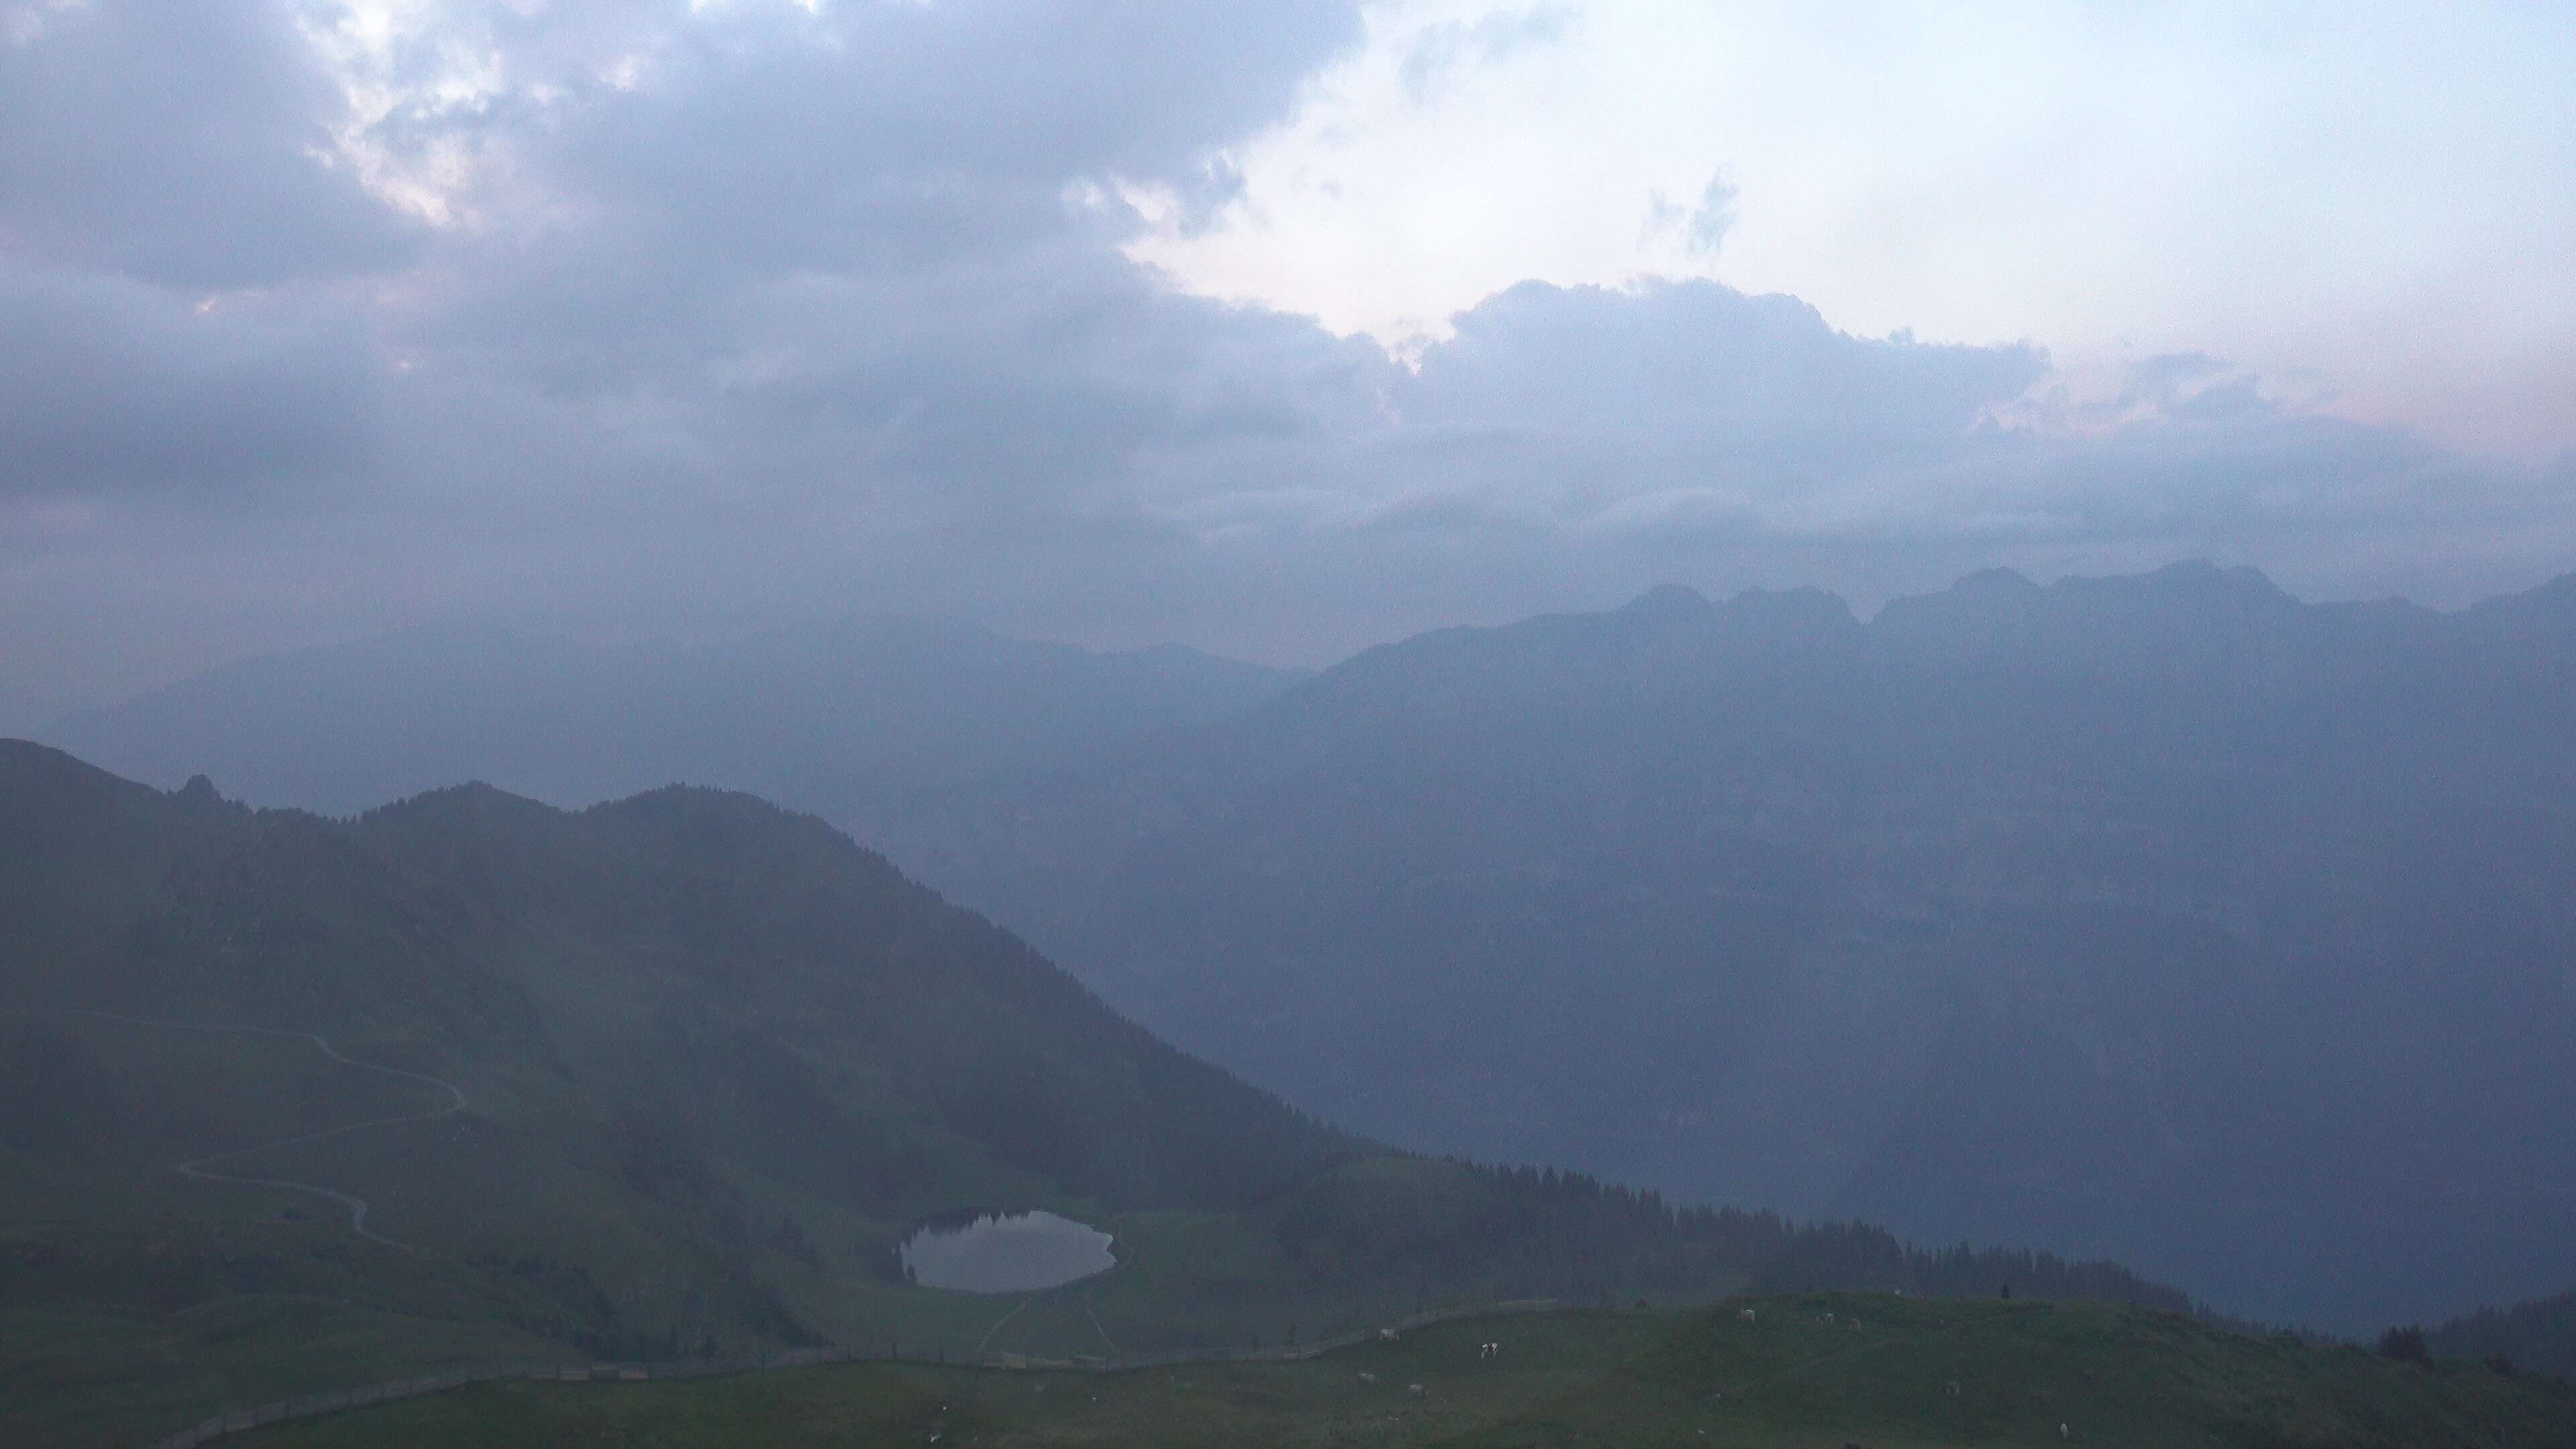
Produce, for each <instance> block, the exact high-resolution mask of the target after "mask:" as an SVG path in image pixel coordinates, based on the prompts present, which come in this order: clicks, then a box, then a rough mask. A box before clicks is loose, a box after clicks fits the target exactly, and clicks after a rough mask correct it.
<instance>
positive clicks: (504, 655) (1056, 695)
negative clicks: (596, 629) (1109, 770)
mask: <svg viewBox="0 0 2576 1449" xmlns="http://www.w3.org/2000/svg"><path fill="white" fill-rule="evenodd" d="M1304 677H1305V676H1304V675H1303V674H1302V673H1299V672H1297V671H1292V670H1280V669H1268V668H1264V667H1262V666H1260V665H1254V664H1244V663H1240V662H1237V661H1234V660H1230V659H1219V658H1215V657H1213V656H1211V655H1207V654H1201V653H1199V652H1197V651H1195V650H1191V649H1184V648H1180V647H1178V646H1176V645H1166V646H1162V647H1158V648H1152V649H1138V650H1130V651H1127V652H1124V653H1099V652H1095V651H1092V650H1087V649H1080V648H1076V647H1074V646H1072V645H1069V644H1039V643H1032V642H1030V641H1027V640H1021V639H1010V638H1004V637H1002V636H1000V635H997V634H993V633H989V632H987V631H985V630H982V629H977V628H974V627H972V626H970V625H965V624H960V623H955V622H951V621H947V620H940V619H860V620H853V621H848V622H844V623H838V624H828V625H812V626H807V627H802V628H795V629H781V630H774V631H771V632H768V633H763V634H755V635H751V636H748V637H745V638H741V639H732V640H726V641H723V642H721V643H712V644H698V645H690V646H685V647H684V646H678V645H671V646H663V647H627V648H605V647H595V646H589V645H581V644H573V643H568V642H566V641H563V640H560V639H553V638H548V637H546V636H543V635H535V634H525V633H519V632H516V631H512V630H508V629H501V628H495V627H488V626H453V627H438V628H423V629H415V630H410V631H406V632H403V633H398V634H389V635H383V636H379V637H376V638H371V639H364V640H360V641H357V642H355V643H351V644H344V645H338V646H333V647H328V648H319V649H309V650H303V651H299V652H295V653H290V654H280V655H271V656H266V657H262V658H258V659H252V660H246V661H244V662H242V663H238V664H233V665H228V666H226V667H223V668H220V669H216V670H212V671H210V672H208V673H205V674H201V675H197V676H195V677H193V678H190V679H186V680H183V681H181V682H180V683H178V684H175V685H172V686H170V687H169V688H166V689H161V690H157V691H154V692H153V693H150V694H147V695H144V696H142V697H140V698H137V699H133V700H129V701H127V702H125V703H123V704H119V705H115V706H112V707H109V708H105V709H98V710H89V711H84V712H82V713H79V714H74V715H71V716H68V717H66V718H64V719H61V720H58V721H56V722H55V723H54V724H52V725H51V726H49V727H48V728H46V729H45V730H44V731H42V735H43V737H44V739H45V742H46V743H48V744H52V745H56V746H59V747H61V748H63V749H66V750H69V751H70V752H71V753H73V754H75V755H78V756H79V757H81V758H83V759H86V760H91V761H94V762H96V763H98V764H99V765H101V766H103V767H105V768H107V769H110V770H114V771H116V772H118V773H120V774H123V775H127V776H129V777H131V778H134V779H138V780H142V781H145V782H147V783H150V784H155V785H159V786H161V787H163V788H169V787H174V786H176V785H178V784H179V783H180V782H182V781H184V780H186V779H187V778H188V777H189V776H191V775H206V776H209V777H210V778H212V779H214V780H215V781H217V782H218V783H220V784H221V785H222V787H223V788H224V789H225V791H226V792H228V793H230V794H233V795H236V796H238V797H239V798H242V799H247V800H253V801H257V802H258V803H260V804H262V805H272V806H275V805H291V806H295V807H297V808H300V809H307V810H316V811H320V812H323V813H325V814H334V815H346V814H350V813H353V812H355V811H359V810H364V809H367V808H369V807H372V806H375V805H380V804H383V803H384V802H385V801H388V800H396V799H401V798H403V797H405V796H408V795H414V794H418V793H420V792H421V791H424V790H432V789H437V788H440V787H442V786H447V785H454V784H458V783H460V782H463V781H467V780H479V781H483V782H485V783H488V784H491V785H494V786H497V787H499V788H502V789H505V790H510V791H513V792H515V793H518V794H522V795H526V796H529V797H531V798H533V799H538V800H543V801H546V802H548V803H550V804H555V805H564V806H578V805H589V804H594V803H597V802H599V801H602V800H612V799H618V798H622V797H624V796H627V795H632V794H635V793H637V792H638V791H643V790H649V789H652V788H654V787H655V786H659V785H668V784H673V783H677V782H683V781H685V782H688V783H691V784H700V785H720V786H724V787H727V788H731V789H739V790H746V791H750V792H752V793H755V794H760V795H762V796H765V797H769V798H775V799H780V800H786V801H790V802H793V803H795V804H797V805H798V806H800V807H801V808H804V809H808V810H819V811H824V812H827V813H829V814H831V815H833V816H834V817H835V818H843V817H846V816H848V815H849V814H850V813H852V811H853V809H854V808H855V807H856V806H858V805H860V804H863V803H872V802H876V801H880V800H884V799H887V798H893V797H899V796H902V795H905V794H908V793H911V792H914V791H919V790H922V789H928V788H935V787H938V786H942V785H948V784H954V783H957V782H959V781H963V780H969V779H978V780H980V779H991V778H996V777H1009V776H1013V775H1017V774H1022V773H1026V772H1030V771H1036V770H1043V769H1048V768H1053V767H1061V766H1064V765H1067V764H1070V763H1072V762H1074V761H1076V760H1078V759H1080V758H1082V757H1084V756H1085V754H1087V753H1088V752H1090V751H1093V750H1096V749H1098V748H1100V747H1102V746H1104V745H1107V744H1111V743H1113V742H1116V741H1121V740H1125V739H1129V738H1132V737H1134V736H1136V735H1139V734H1144V733H1149V732H1152V731H1155V730H1160V729H1165V728H1170V727H1173V726H1180V725H1192V724H1203V723H1207V722H1210V721H1213V720H1216V719H1221V718H1225V717H1228V716H1231V715H1234V714H1239V713H1241V712H1242V711H1243V710H1244V709H1246V708H1249V707H1250V706H1251V705H1253V704H1255V703H1258V702H1259V701H1261V700H1263V699H1266V698H1268V697H1270V696H1271V695H1273V694H1276V693H1278V692H1279V691H1280V690H1282V689H1284V688H1286V687H1288V686H1289V685H1291V684H1294V683H1295V682H1297V681H1298V680H1299V679H1302V678H1304Z"/></svg>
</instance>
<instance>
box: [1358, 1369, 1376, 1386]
mask: <svg viewBox="0 0 2576 1449" xmlns="http://www.w3.org/2000/svg"><path fill="white" fill-rule="evenodd" d="M1360 1382H1361V1383H1364V1384H1373V1383H1376V1382H1377V1375H1375V1374H1373V1373H1370V1372H1369V1371H1368V1370H1366V1369H1362V1370H1360Z"/></svg>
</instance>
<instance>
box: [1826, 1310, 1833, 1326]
mask: <svg viewBox="0 0 2576 1449" xmlns="http://www.w3.org/2000/svg"><path fill="white" fill-rule="evenodd" d="M1833 1326H1834V1316H1833V1315H1832V1314H1830V1313H1828V1314H1826V1315H1825V1327H1827V1328H1831V1327H1833Z"/></svg>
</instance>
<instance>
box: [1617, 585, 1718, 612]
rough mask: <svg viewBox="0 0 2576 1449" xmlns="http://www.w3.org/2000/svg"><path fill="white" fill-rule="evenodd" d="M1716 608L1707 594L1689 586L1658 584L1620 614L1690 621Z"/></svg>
mask: <svg viewBox="0 0 2576 1449" xmlns="http://www.w3.org/2000/svg"><path fill="white" fill-rule="evenodd" d="M1715 607H1716V605H1714V604H1711V603H1710V602H1709V601H1708V596H1707V595H1706V594H1703V593H1701V592H1700V591H1699V590H1697V589H1694V588H1691V587H1690V586H1688V585H1687V584H1657V585H1655V586H1654V587H1653V588H1651V589H1648V590H1646V591H1645V592H1644V593H1642V594H1639V595H1638V596H1637V597H1635V598H1634V599H1631V600H1629V601H1628V602H1627V603H1626V604H1625V605H1623V606H1622V607H1621V608H1620V610H1619V612H1620V613H1622V614H1627V615H1630V616H1633V617H1639V618H1651V619H1689V618H1696V617H1698V616H1699V615H1702V614H1705V613H1707V612H1708V611H1709V610H1711V609H1713V608H1715Z"/></svg>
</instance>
